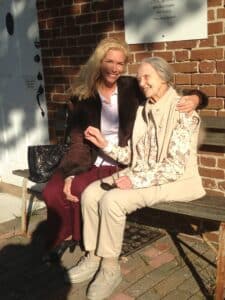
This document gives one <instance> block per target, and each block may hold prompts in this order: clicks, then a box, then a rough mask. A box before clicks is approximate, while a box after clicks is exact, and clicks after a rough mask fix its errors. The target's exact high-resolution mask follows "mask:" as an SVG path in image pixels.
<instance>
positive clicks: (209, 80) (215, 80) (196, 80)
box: [191, 74, 223, 84]
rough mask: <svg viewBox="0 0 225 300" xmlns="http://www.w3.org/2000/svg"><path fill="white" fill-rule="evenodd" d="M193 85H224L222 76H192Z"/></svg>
mask: <svg viewBox="0 0 225 300" xmlns="http://www.w3.org/2000/svg"><path fill="white" fill-rule="evenodd" d="M191 83H192V84H222V83H223V76H222V74H192V75H191Z"/></svg>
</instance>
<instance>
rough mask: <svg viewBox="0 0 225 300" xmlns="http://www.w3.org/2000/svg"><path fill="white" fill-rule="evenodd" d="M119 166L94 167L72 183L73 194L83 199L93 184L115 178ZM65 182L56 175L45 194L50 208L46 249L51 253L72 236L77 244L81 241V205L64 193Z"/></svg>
mask: <svg viewBox="0 0 225 300" xmlns="http://www.w3.org/2000/svg"><path fill="white" fill-rule="evenodd" d="M115 171H116V167H115V166H101V167H96V166H93V167H92V168H91V169H90V170H89V171H87V172H84V173H82V174H80V175H76V176H75V178H74V179H73V181H72V186H71V192H72V194H73V195H75V196H77V197H78V198H79V199H80V198H81V194H82V192H83V190H84V189H85V188H86V187H87V186H88V185H89V184H90V183H92V182H93V181H95V180H98V179H100V178H103V177H107V176H110V175H112V174H113V173H114V172H115ZM63 187H64V179H63V177H62V175H61V173H60V172H56V173H55V174H54V175H53V176H52V177H51V179H50V180H49V181H48V183H47V184H46V186H45V188H44V190H43V193H42V195H43V198H44V201H45V203H46V206H47V231H46V248H47V249H51V248H53V247H55V246H56V245H58V244H60V243H61V242H62V241H64V240H65V239H66V238H67V237H69V236H71V235H72V238H73V239H74V240H76V241H79V240H81V224H82V218H81V209H80V201H79V202H71V201H69V200H67V199H66V197H65V195H64V193H63Z"/></svg>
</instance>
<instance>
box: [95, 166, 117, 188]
mask: <svg viewBox="0 0 225 300" xmlns="http://www.w3.org/2000/svg"><path fill="white" fill-rule="evenodd" d="M103 162H104V160H102V161H101V164H100V166H99V170H100V168H101V166H102V164H103ZM118 171H119V169H118V165H116V174H117V178H119V172H118ZM99 177H100V187H101V188H102V189H103V190H105V191H110V190H112V189H115V188H117V185H116V182H115V178H114V177H113V176H112V178H113V181H114V182H113V183H112V184H110V183H108V182H104V181H103V179H102V178H101V176H99Z"/></svg>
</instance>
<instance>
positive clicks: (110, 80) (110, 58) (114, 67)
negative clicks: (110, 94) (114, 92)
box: [100, 49, 126, 87]
mask: <svg viewBox="0 0 225 300" xmlns="http://www.w3.org/2000/svg"><path fill="white" fill-rule="evenodd" d="M125 60H126V57H125V55H124V53H123V51H121V50H119V49H112V50H109V51H108V52H107V53H106V55H105V57H104V58H103V60H102V63H101V68H100V70H101V77H102V81H103V83H104V84H106V85H107V86H109V87H110V86H114V85H115V83H116V81H117V79H118V78H119V77H120V75H121V74H122V73H123V72H124V67H125Z"/></svg>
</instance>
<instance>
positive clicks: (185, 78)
mask: <svg viewBox="0 0 225 300" xmlns="http://www.w3.org/2000/svg"><path fill="white" fill-rule="evenodd" d="M175 83H176V84H191V75H184V74H176V75H175Z"/></svg>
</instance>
